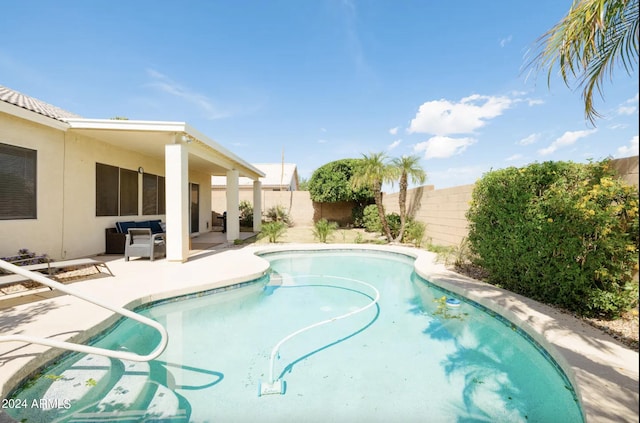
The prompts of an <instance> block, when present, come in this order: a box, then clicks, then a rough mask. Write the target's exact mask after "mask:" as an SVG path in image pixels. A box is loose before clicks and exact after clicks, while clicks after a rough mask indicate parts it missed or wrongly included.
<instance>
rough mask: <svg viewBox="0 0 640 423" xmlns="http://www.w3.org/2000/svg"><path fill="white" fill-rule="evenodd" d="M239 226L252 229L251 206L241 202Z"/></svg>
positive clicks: (246, 202)
mask: <svg viewBox="0 0 640 423" xmlns="http://www.w3.org/2000/svg"><path fill="white" fill-rule="evenodd" d="M239 208H240V226H244V227H248V228H250V227H253V204H251V203H250V202H249V201H246V200H243V201H241V202H240V206H239Z"/></svg>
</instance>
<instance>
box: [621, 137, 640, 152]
mask: <svg viewBox="0 0 640 423" xmlns="http://www.w3.org/2000/svg"><path fill="white" fill-rule="evenodd" d="M639 150H640V148H639V147H638V136H637V135H634V136H633V137H632V138H631V139H630V140H629V145H623V146H622V147H619V148H618V150H616V157H629V156H637V155H638V154H639V153H638V151H639Z"/></svg>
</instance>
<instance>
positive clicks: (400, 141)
mask: <svg viewBox="0 0 640 423" xmlns="http://www.w3.org/2000/svg"><path fill="white" fill-rule="evenodd" d="M400 143H402V140H395V141H394V142H392V143H391V144H389V147H387V150H393V149H394V148H396V147H397V146H399V145H400Z"/></svg>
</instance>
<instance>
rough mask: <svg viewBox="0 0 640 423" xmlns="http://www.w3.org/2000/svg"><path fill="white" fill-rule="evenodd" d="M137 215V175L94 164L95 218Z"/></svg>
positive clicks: (113, 167)
mask: <svg viewBox="0 0 640 423" xmlns="http://www.w3.org/2000/svg"><path fill="white" fill-rule="evenodd" d="M137 215H138V173H137V172H136V171H134V170H128V169H120V168H118V167H115V166H109V165H105V164H102V163H96V216H137Z"/></svg>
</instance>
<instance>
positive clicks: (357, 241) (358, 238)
mask: <svg viewBox="0 0 640 423" xmlns="http://www.w3.org/2000/svg"><path fill="white" fill-rule="evenodd" d="M353 242H354V244H362V243H363V242H364V236H363V235H362V233H360V232H358V233H357V234H356V237H355V238H354V239H353Z"/></svg>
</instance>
